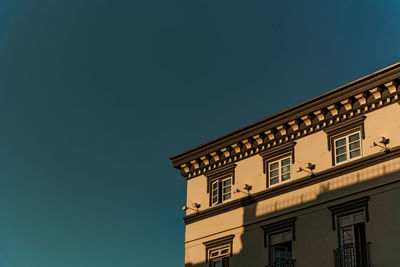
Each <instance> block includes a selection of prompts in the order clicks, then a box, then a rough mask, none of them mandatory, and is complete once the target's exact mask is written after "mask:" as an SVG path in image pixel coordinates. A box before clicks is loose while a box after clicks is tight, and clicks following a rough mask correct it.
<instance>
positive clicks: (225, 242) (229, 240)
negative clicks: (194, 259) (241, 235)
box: [203, 235, 235, 267]
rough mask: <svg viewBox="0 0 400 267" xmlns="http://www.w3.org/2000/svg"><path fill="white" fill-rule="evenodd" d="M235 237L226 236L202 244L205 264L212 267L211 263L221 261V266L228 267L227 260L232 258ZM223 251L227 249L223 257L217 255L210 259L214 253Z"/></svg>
mask: <svg viewBox="0 0 400 267" xmlns="http://www.w3.org/2000/svg"><path fill="white" fill-rule="evenodd" d="M234 237H235V235H228V236H224V237H220V238H217V239H214V240H210V241H206V242H203V245H204V246H205V253H206V259H205V260H206V263H209V264H208V265H209V266H210V267H212V266H213V263H215V262H218V261H222V264H227V265H228V266H229V258H230V257H232V255H233V253H232V251H233V238H234ZM224 249H228V252H227V253H226V254H223V255H218V256H215V257H211V253H212V252H215V251H222V250H224ZM223 266H226V265H223Z"/></svg>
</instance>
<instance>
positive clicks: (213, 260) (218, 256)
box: [209, 246, 229, 267]
mask: <svg viewBox="0 0 400 267" xmlns="http://www.w3.org/2000/svg"><path fill="white" fill-rule="evenodd" d="M209 253H210V255H209V259H210V264H211V266H212V267H229V246H227V247H223V248H219V249H213V250H210V252H209Z"/></svg>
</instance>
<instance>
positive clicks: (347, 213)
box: [329, 197, 370, 267]
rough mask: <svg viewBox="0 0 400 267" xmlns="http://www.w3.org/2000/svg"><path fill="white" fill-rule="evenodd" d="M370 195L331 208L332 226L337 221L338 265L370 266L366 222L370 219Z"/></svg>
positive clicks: (335, 255) (336, 261) (350, 266)
mask: <svg viewBox="0 0 400 267" xmlns="http://www.w3.org/2000/svg"><path fill="white" fill-rule="evenodd" d="M368 201H369V197H363V198H359V199H355V200H352V201H349V202H346V203H341V204H338V205H335V206H332V207H329V209H330V210H331V212H332V227H333V230H335V225H336V222H337V226H338V239H339V240H338V241H339V246H338V248H336V249H335V250H334V257H335V266H336V267H353V266H354V267H356V266H360V267H361V266H370V258H369V244H370V243H369V242H366V240H367V239H366V233H365V223H366V222H368V221H369V213H368Z"/></svg>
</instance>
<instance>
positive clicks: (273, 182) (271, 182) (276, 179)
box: [270, 178, 279, 185]
mask: <svg viewBox="0 0 400 267" xmlns="http://www.w3.org/2000/svg"><path fill="white" fill-rule="evenodd" d="M277 183H279V178H273V179H271V180H270V184H271V185H273V184H277Z"/></svg>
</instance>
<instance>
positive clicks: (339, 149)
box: [336, 146, 346, 155]
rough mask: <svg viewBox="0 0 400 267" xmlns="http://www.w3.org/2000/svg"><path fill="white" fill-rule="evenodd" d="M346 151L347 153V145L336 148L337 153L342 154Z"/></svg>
mask: <svg viewBox="0 0 400 267" xmlns="http://www.w3.org/2000/svg"><path fill="white" fill-rule="evenodd" d="M344 153H346V147H345V146H342V147H341V148H337V149H336V155H341V154H344Z"/></svg>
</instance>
